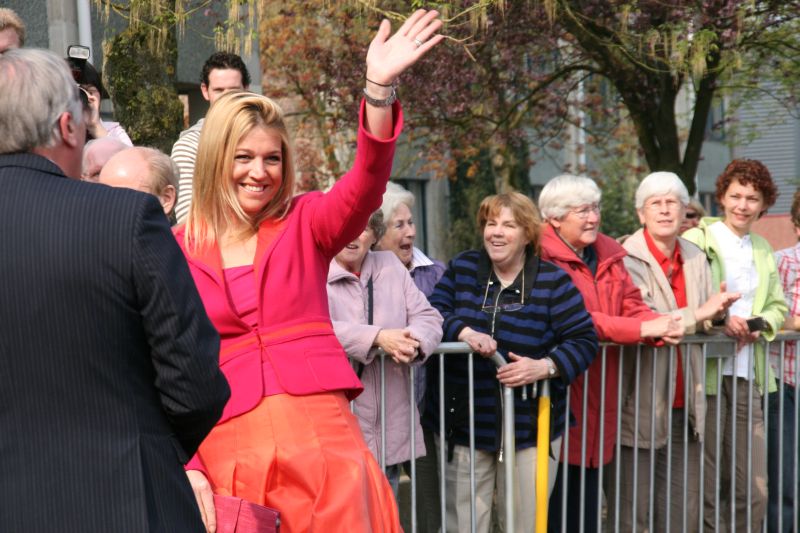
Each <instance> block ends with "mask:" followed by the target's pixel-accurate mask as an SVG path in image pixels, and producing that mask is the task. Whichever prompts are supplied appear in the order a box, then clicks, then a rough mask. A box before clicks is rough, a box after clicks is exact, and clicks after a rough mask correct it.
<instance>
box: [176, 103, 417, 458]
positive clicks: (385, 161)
mask: <svg viewBox="0 0 800 533" xmlns="http://www.w3.org/2000/svg"><path fill="white" fill-rule="evenodd" d="M393 112H394V131H393V136H392V137H391V138H390V139H386V140H379V139H377V138H375V137H373V136H372V135H370V134H369V133H368V132H367V131H366V130H365V129H364V113H365V110H364V103H363V102H362V104H361V113H360V119H359V124H360V127H359V131H358V145H357V149H356V157H355V161H354V163H353V167H352V168H351V169H350V171H349V172H348V173H347V174H345V175H344V176H343V177H342V178H341V179H340V180H339V181H338V182H337V183H336V185H334V187H333V188H332V189H331V190H330V192H328V193H327V194H322V193H320V192H312V193H308V194H304V195H301V196H298V197H295V198H294V199H293V200H292V204H291V207H290V210H289V212H288V214H287V215H286V217H285V219H284V220H283V223H282V229H281V230H280V231H279V233H278V234H277V235H276V237H275V238H274V239H273V240H272V242H271V243H270V244H269V246H266V245H265V242H264V241H265V237H266V236H267V234H268V233H269V229H270V225H269V224H264V225H262V227H261V228H260V230H259V237H258V245H257V249H256V257H255V263H254V266H255V272H256V286H257V287H258V288H259V295H258V324H257V325H256V327H255V328H253V327H250V326H248V325H247V324H245V323H244V322H242V321H241V320H240V319H239V318H238V316H237V314H236V312H235V311H234V310H233V309H232V308H231V307H230V305H229V302H228V298H227V296H226V291H225V285H224V277H223V274H222V264H221V256H220V252H219V248H217V247H216V246H215V247H213V248H211V249H208V250H205V251H204V252H203V253H202V254H198V255H190V254H189V253H187V251H186V249H185V248H184V244H183V237H184V227H183V226H181V227H179V228H178V229H176V231H175V235H176V238H177V239H178V243H179V244H180V246H181V247H182V249H183V250H184V254H186V258H187V260H188V262H189V269H190V271H191V273H192V276H193V277H194V281H195V283H196V284H197V289H198V291H199V292H200V296H201V298H202V299H203V303H204V304H205V307H206V312H207V313H208V316H209V318H211V321H212V322H213V324H214V326H215V327H216V328H217V330H218V331H219V334H220V337H221V341H222V342H221V348H220V367H221V369H222V371H223V373H224V374H225V376H226V377H227V379H228V383H229V384H230V387H231V397H230V400H229V401H228V403H227V405H226V406H225V410H224V411H223V414H222V418H221V419H220V421H219V422H218V424H220V423H222V422H225V421H226V420H228V419H230V418H232V417H234V416H237V415H240V414H242V413H246V412H247V411H249V410H251V409H252V408H254V407H255V406H256V405H257V404H258V403H259V402H260V401H261V398H263V397H264V392H265V390H266V389H268V388H273V389H274V388H275V386H276V385H277V387H278V388H279V389H281V390H283V391H285V392H287V393H289V394H294V395H307V394H314V393H318V392H323V391H334V390H344V391H346V394H347V396H348V397H349V398H350V399H352V398H355V397H356V396H357V395H358V394H359V393H360V392H361V390H362V386H361V382H360V381H359V380H358V378H357V377H356V375H355V373H354V372H353V370H352V367H351V366H350V364H349V363H348V360H347V356H346V354H345V352H344V350H343V349H342V346H341V344H340V343H339V341H338V340H337V339H336V336H335V334H334V332H333V327H332V325H331V320H330V315H329V313H328V297H327V292H326V280H327V276H328V265H329V264H330V262H331V259H333V257H334V256H335V255H336V254H337V253H338V252H339V251H340V250H341V249H342V248H343V247H344V246H345V245H346V244H347V243H349V242H350V241H352V240H353V239H355V238H356V237H357V236H358V235H359V234H360V233H361V231H363V229H364V227H365V226H366V224H367V220H368V219H369V216H370V215H371V214H372V212H373V211H375V210H376V209H377V208H378V207H379V206H380V204H381V199H382V195H383V193H384V191H385V189H386V183H387V182H388V180H389V175H390V173H391V169H392V158H393V157H394V149H395V142H396V140H397V137H398V135H399V134H400V131H401V129H402V124H403V117H402V111H401V109H400V106H399V104H395V106H394V108H393ZM270 380H275V382H274V383H269V381H270ZM265 381H266V382H267V383H265ZM187 467H192V463H190V465H187Z"/></svg>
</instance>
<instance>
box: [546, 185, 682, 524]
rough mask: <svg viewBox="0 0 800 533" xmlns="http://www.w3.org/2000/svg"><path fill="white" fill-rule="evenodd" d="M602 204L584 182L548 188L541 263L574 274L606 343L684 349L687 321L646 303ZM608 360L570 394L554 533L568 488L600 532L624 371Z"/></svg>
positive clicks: (609, 352) (571, 503)
mask: <svg viewBox="0 0 800 533" xmlns="http://www.w3.org/2000/svg"><path fill="white" fill-rule="evenodd" d="M600 198H601V193H600V189H599V188H598V187H597V184H596V183H595V182H594V181H593V180H591V179H589V178H586V177H582V176H573V175H570V174H564V175H562V176H557V177H555V178H553V179H552V180H550V181H549V182H548V183H547V185H545V187H544V189H543V190H542V192H541V194H540V196H539V208H540V209H541V210H542V213H543V214H544V216H545V218H546V219H547V223H546V224H544V229H543V230H542V258H543V259H545V260H547V261H551V262H553V263H555V264H557V265H558V266H560V267H561V268H563V269H564V270H565V271H567V273H569V275H570V277H571V278H572V281H573V283H574V284H575V285H576V286H577V287H578V290H579V291H580V292H581V295H582V296H583V300H584V303H585V304H586V308H587V310H588V311H589V313H590V314H591V315H592V320H593V322H594V327H595V329H596V331H597V335H598V337H599V338H600V340H601V341H606V342H611V343H615V344H636V343H639V342H642V341H643V340H645V339H654V338H662V339H664V340H665V341H667V342H670V343H677V342H678V341H679V340H680V339H681V337H682V336H683V326H682V324H681V319H680V316H670V315H660V314H658V313H655V312H654V311H652V310H651V309H650V308H649V307H648V306H647V304H645V302H644V301H642V295H641V293H640V291H639V288H638V287H637V286H636V285H634V283H633V281H632V280H631V277H630V275H629V274H628V272H627V270H625V266H624V265H623V262H622V259H623V257H625V255H626V254H625V250H623V249H622V246H620V245H619V244H618V243H617V242H616V241H615V240H614V239H612V238H611V237H608V236H606V235H603V234H602V233H600V232H599V226H600ZM602 355H603V357H596V358H595V359H594V362H593V363H592V364H591V366H590V367H589V369H588V370H587V373H586V374H582V375H581V376H580V377H579V378H578V379H577V380H575V381H574V382H573V383H572V385H571V387H570V405H571V409H572V413H573V415H574V416H575V418H576V419H577V424H576V425H574V426H572V428H570V430H569V443H570V446H569V449H568V450H566V453H565V454H562V457H564V463H563V464H562V465H561V467H560V468H559V475H558V479H557V481H556V488H555V491H554V493H553V496H552V497H551V500H550V501H551V502H552V504H553V505H554V506H555V508H554V509H553V511H552V512H551V513H550V517H551V526H556V529H551V531H558V530H560V524H559V522H560V520H561V515H562V513H561V507H560V506H561V496H560V491H561V490H563V489H562V487H563V485H564V484H565V483H566V485H567V489H566V492H567V509H580V508H583V509H585V512H584V516H583V521H584V527H585V529H584V531H587V532H592V531H599V530H600V516H599V513H598V509H599V497H600V475H599V468H600V466H601V465H605V464H608V463H609V462H610V461H611V459H612V456H613V454H614V444H615V442H616V438H617V413H616V407H617V375H618V367H619V354H618V351H617V349H615V348H613V347H612V348H607V349H605V350H604V351H603V352H602ZM603 376H605V382H603ZM603 390H605V392H604V393H603ZM585 395H588V396H587V397H586V398H584V396H585ZM584 401H585V402H586V408H585V409H586V411H585V412H584V408H583V405H584ZM601 421H603V423H602V426H601V425H600V422H601ZM584 423H585V424H586V432H585V433H583V427H582V426H583V424H584ZM600 435H603V440H602V441H600ZM583 438H585V439H586V446H585V450H584V451H582V450H581V448H582V446H581V442H582V439H583ZM601 450H602V455H601ZM582 487H583V490H582ZM581 518H582V517H581V516H580V513H574V512H570V513H567V531H577V530H578V529H579V520H580V519H581Z"/></svg>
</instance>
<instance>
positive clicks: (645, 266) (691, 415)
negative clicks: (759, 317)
mask: <svg viewBox="0 0 800 533" xmlns="http://www.w3.org/2000/svg"><path fill="white" fill-rule="evenodd" d="M688 203H689V193H688V191H687V190H686V186H684V184H683V182H682V181H681V180H680V178H678V176H676V175H675V174H673V173H672V172H654V173H652V174H650V175H648V176H647V177H646V178H645V179H644V180H642V182H641V183H640V184H639V188H638V189H637V190H636V211H637V213H638V215H639V221H640V222H641V223H642V226H643V227H642V228H641V229H639V230H638V231H636V233H634V234H633V235H631V236H630V237H629V238H628V239H627V240H626V241H625V243H624V244H623V247H624V248H625V250H626V251H627V252H628V255H627V257H625V259H624V262H625V267H626V268H627V269H628V273H630V275H631V279H633V282H634V283H635V284H636V285H637V286H638V287H639V290H640V291H641V293H642V299H643V300H644V302H645V303H646V304H647V305H648V306H650V308H651V309H652V310H653V311H657V312H659V313H680V315H681V317H682V323H683V326H684V327H685V328H686V333H687V334H694V333H696V332H699V331H703V330H705V329H707V328H708V327H710V326H711V319H713V318H720V317H721V316H722V315H723V313H724V312H725V310H726V309H727V308H728V307H729V306H730V305H731V304H732V303H733V302H734V301H736V300H737V299H738V298H739V294H735V293H726V292H722V293H718V294H714V292H715V290H714V287H713V284H712V276H711V268H710V267H709V266H708V261H707V260H706V255H705V253H703V251H702V250H700V249H699V248H698V247H697V246H695V245H693V244H692V243H690V242H689V241H687V240H685V239H682V238H680V237H678V233H679V232H680V227H681V223H682V222H683V219H684V211H685V209H686V205H687V204H688ZM626 354H627V355H628V357H626V358H625V360H624V361H623V371H622V387H621V391H622V398H623V401H622V410H621V412H620V435H619V440H620V444H621V447H620V450H621V451H620V457H619V461H620V463H621V464H623V465H634V464H638V479H637V481H636V484H635V485H634V478H633V471H634V469H633V468H622V469H621V476H622V478H621V481H620V486H619V495H620V507H619V508H620V517H619V519H620V520H619V523H620V529H621V530H622V531H644V530H646V529H647V528H648V527H649V526H648V524H650V523H651V522H650V520H652V524H653V529H654V530H655V531H667V530H668V529H669V528H668V526H667V518H668V517H669V520H670V521H669V523H670V524H672V528H674V529H680V527H681V524H682V523H683V522H682V520H683V519H684V517H685V519H686V524H687V526H688V529H690V530H694V529H696V528H697V525H698V524H697V521H698V517H699V503H698V502H699V499H700V461H701V460H702V455H701V453H702V450H701V448H700V441H701V440H702V438H703V434H704V429H705V415H706V401H705V386H704V384H705V374H704V373H703V351H702V347H701V345H699V344H691V345H688V346H683V347H680V348H676V349H675V350H674V352H673V351H671V350H669V349H668V348H647V349H644V350H642V351H641V352H640V355H639V356H638V357H636V355H635V354H636V349H632V350H631V351H630V353H628V352H627V351H626ZM637 377H638V380H639V381H640V383H641V385H640V386H641V387H643V390H650V389H655V394H654V398H655V402H652V401H651V395H650V394H640V395H639V398H638V402H637V400H636V394H635V386H636V385H635V384H636V380H637ZM648 383H649V385H648ZM667 413H671V423H670V420H669V417H668V416H667ZM651 421H654V425H651ZM637 428H638V429H637ZM684 433H686V438H687V441H686V443H685V444H684ZM668 442H671V443H672V450H671V454H668V453H667V450H668V449H669V447H668V446H667V443H668ZM651 453H652V456H651ZM684 453H685V454H686V455H685V457H686V459H687V460H686V464H685V465H684ZM651 457H653V460H654V463H655V464H654V465H653V466H652V467H651V464H650V461H651ZM669 467H671V469H672V472H673V475H672V481H671V483H670V485H671V486H667V485H666V479H665V477H664V476H661V475H656V476H655V478H654V479H653V480H652V481H651V479H650V472H651V468H652V469H653V470H652V471H655V472H666V471H667V468H669ZM684 467H685V470H684ZM684 471H685V472H686V477H685V478H684V476H683V475H682V474H681V473H682V472H684ZM651 484H652V486H653V487H654V493H655V502H654V506H653V516H652V517H651V516H650V514H649V511H650V508H649V505H648V504H649V501H648V498H647V497H645V496H643V495H644V494H647V493H648V490H649V487H650V486H651ZM684 490H685V491H686V494H687V495H688V497H687V498H686V507H685V508H684V506H683V503H682V502H683V498H682V495H683V491H684ZM637 494H638V497H637ZM667 494H670V495H671V501H672V505H671V508H670V509H667V504H666V502H667ZM634 510H635V516H636V521H635V524H634V521H633V514H632V512H633V511H634Z"/></svg>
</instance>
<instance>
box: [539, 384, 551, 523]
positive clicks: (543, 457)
mask: <svg viewBox="0 0 800 533" xmlns="http://www.w3.org/2000/svg"><path fill="white" fill-rule="evenodd" d="M539 385H540V386H539V391H540V394H539V419H538V423H537V426H536V427H537V429H536V434H537V435H536V533H547V492H548V478H549V472H548V471H547V470H548V463H549V459H550V382H549V381H548V380H544V381H542V382H541V383H540V384H539Z"/></svg>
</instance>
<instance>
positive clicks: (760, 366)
mask: <svg viewBox="0 0 800 533" xmlns="http://www.w3.org/2000/svg"><path fill="white" fill-rule="evenodd" d="M719 220H722V219H721V218H719V217H704V218H703V219H702V220H701V221H700V225H699V226H698V227H696V228H693V229H690V230H688V231H687V232H686V233H684V234H683V235H682V237H683V238H684V239H687V240H689V241H691V242H693V243H695V244H696V245H697V246H699V247H700V248H701V249H702V250H703V251H705V253H706V255H707V256H708V261H709V263H710V264H711V274H712V276H713V280H714V286H715V288H719V286H720V283H721V282H722V281H724V280H725V265H724V264H723V262H722V261H721V260H720V257H721V256H720V250H719V245H718V244H717V241H716V239H715V238H714V235H713V234H712V233H711V232H710V231H708V227H709V226H710V225H711V224H713V223H714V222H717V221H719ZM750 238H751V241H752V243H753V261H754V262H755V265H756V271H757V272H758V287H757V288H756V294H755V299H754V301H753V316H760V317H763V318H764V320H765V321H766V322H767V329H766V330H765V331H762V332H761V334H762V335H763V336H764V338H765V339H766V340H767V341H771V340H772V339H774V338H775V334H776V333H777V331H778V330H779V329H780V328H781V326H782V325H783V321H784V318H785V317H786V312H787V311H788V307H787V306H786V300H784V298H783V287H782V286H781V282H780V279H779V278H778V269H777V267H776V265H775V257H774V256H773V253H772V247H771V246H770V245H769V243H768V242H767V241H766V239H764V238H763V237H761V236H760V235H756V234H755V233H751V234H750ZM765 358H766V354H765V350H764V344H763V343H761V342H758V343H756V346H755V366H756V368H755V371H756V385H757V386H758V390H759V392H760V393H761V394H764V384H765V382H766V383H767V384H768V388H767V390H768V391H769V392H775V391H776V390H778V388H777V385H776V381H775V375H774V373H773V372H772V369H771V368H770V369H769V377H768V378H767V379H768V380H769V381H768V382H767V381H766V380H765V376H764V365H765V362H766V359H765ZM717 361H718V359H709V360H708V361H707V364H706V394H716V393H717Z"/></svg>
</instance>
